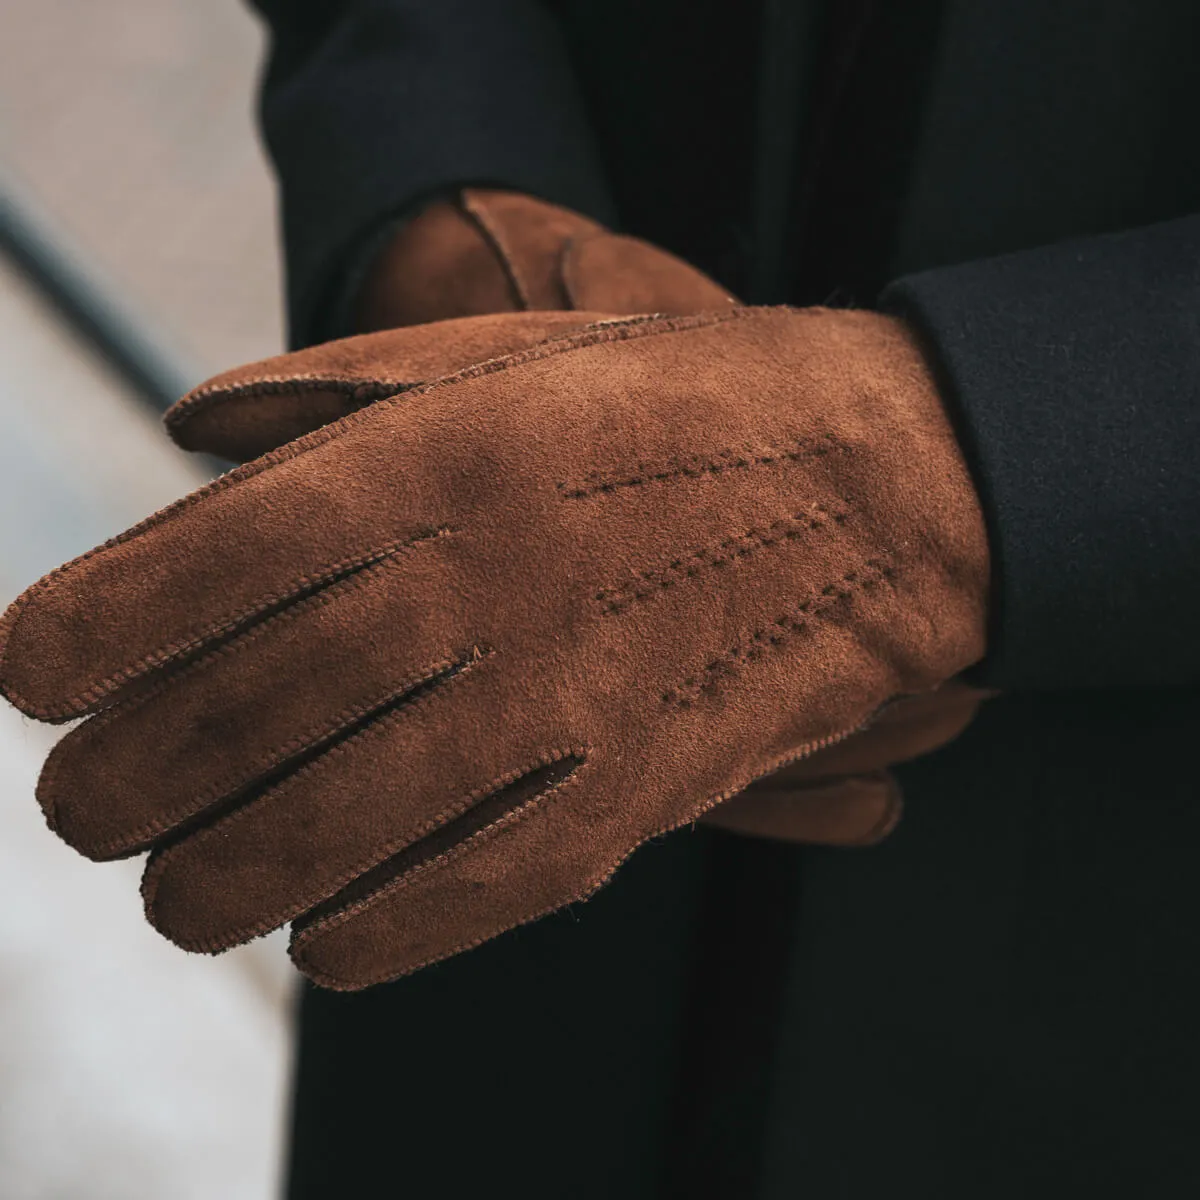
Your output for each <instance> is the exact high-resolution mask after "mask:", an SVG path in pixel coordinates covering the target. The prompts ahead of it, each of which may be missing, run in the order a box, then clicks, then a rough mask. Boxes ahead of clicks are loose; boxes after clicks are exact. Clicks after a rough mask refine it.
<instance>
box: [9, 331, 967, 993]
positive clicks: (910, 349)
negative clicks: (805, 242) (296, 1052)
mask: <svg viewBox="0 0 1200 1200" xmlns="http://www.w3.org/2000/svg"><path fill="white" fill-rule="evenodd" d="M586 320H587V317H586V316H585V315H577V314H569V313H568V314H549V313H540V314H532V313H531V314H519V315H517V316H513V317H490V318H477V319H474V320H468V321H464V322H444V323H441V324H436V325H428V326H420V327H416V328H412V329H400V330H394V331H391V332H389V333H385V334H380V335H375V336H370V337H365V338H357V339H351V340H349V341H346V342H341V343H334V344H331V345H328V346H323V347H318V348H317V349H315V350H312V351H306V352H302V353H300V354H295V355H290V356H285V357H283V358H280V359H275V360H270V361H268V362H266V363H264V364H258V365H256V366H253V367H251V368H245V369H243V370H241V371H235V372H231V373H230V374H228V375H225V376H222V377H220V378H218V379H217V380H216V381H214V382H213V383H212V384H210V385H208V386H207V387H205V388H201V389H200V390H199V391H198V392H197V393H194V394H193V396H191V397H190V398H188V399H187V400H186V401H185V402H184V403H183V405H182V406H181V408H180V410H179V412H178V413H177V414H176V417H175V420H174V424H175V429H176V433H177V435H178V436H180V437H181V440H183V441H185V442H187V441H188V440H189V438H188V436H187V434H188V431H189V430H191V431H192V432H197V431H200V430H203V429H205V428H207V429H208V431H209V433H210V434H211V433H212V432H213V431H214V430H217V429H220V428H221V427H222V422H223V421H224V422H225V428H226V430H227V432H228V429H229V427H230V426H229V422H228V419H227V418H228V417H229V414H231V413H234V412H236V413H237V414H238V415H237V419H236V420H235V421H234V422H233V426H235V427H236V428H237V429H238V430H239V431H240V432H239V436H241V437H243V438H246V437H247V436H248V435H247V429H253V428H255V427H256V425H257V427H258V428H260V429H266V428H270V429H272V430H273V431H275V432H276V433H277V432H278V430H279V429H281V428H283V427H285V426H286V425H287V423H288V420H289V417H295V415H296V414H298V413H299V414H310V413H311V410H312V408H314V407H315V408H319V409H322V410H323V411H324V412H326V413H327V414H329V415H332V414H333V413H334V412H335V411H336V410H337V408H338V407H339V406H341V407H343V408H346V407H354V406H355V405H359V404H364V403H367V402H368V401H370V400H371V399H375V398H377V397H380V398H378V399H376V402H375V403H372V404H368V406H367V407H363V408H361V409H360V410H359V411H354V412H351V413H350V414H349V415H348V416H345V417H343V418H342V419H340V420H338V421H336V422H335V423H333V424H331V425H328V426H325V427H324V428H321V429H318V430H316V431H315V432H313V433H310V434H308V435H306V436H304V437H301V438H299V439H298V440H296V441H292V442H289V443H288V444H286V445H284V446H282V447H281V448H279V449H276V450H273V451H271V452H270V453H268V454H266V455H265V456H264V457H262V458H259V459H257V460H256V461H253V462H251V463H249V464H247V465H246V466H244V467H241V468H239V469H237V470H235V471H233V472H231V473H230V474H228V475H226V476H224V477H222V478H220V479H218V480H216V481H215V482H213V483H212V484H210V485H208V486H207V487H205V488H202V489H201V490H200V491H198V492H196V493H194V494H192V495H191V496H189V497H187V498H185V499H183V500H181V501H179V502H178V503H176V504H175V505H173V506H171V507H169V508H167V509H165V510H163V511H162V512H160V513H158V514H157V515H155V516H153V517H151V518H150V519H148V520H147V521H145V522H143V523H142V524H140V525H138V526H136V527H134V528H133V529H131V530H129V531H128V532H127V533H125V534H123V535H121V536H120V537H118V538H115V539H113V540H112V541H110V542H108V543H106V544H105V545H103V546H101V547H99V548H97V549H96V550H93V551H92V552H90V553H89V554H86V555H84V556H83V557H81V558H79V559H77V560H75V561H74V562H72V563H69V564H67V565H66V566H65V567H62V568H60V569H59V570H57V571H55V572H53V573H52V574H50V575H49V576H47V577H46V578H44V579H43V580H41V581H40V582H39V583H37V584H35V585H33V587H32V588H30V589H29V590H28V591H27V592H26V593H25V594H24V595H23V596H22V597H20V598H19V599H18V600H17V601H16V602H15V604H14V605H13V606H12V607H11V608H10V610H9V611H8V613H7V614H5V616H4V618H3V620H2V622H0V689H2V690H3V692H4V694H5V695H6V696H7V697H8V698H9V699H10V700H11V701H12V702H13V703H14V704H16V705H17V706H18V707H19V708H20V709H21V710H22V711H23V712H25V713H27V714H29V715H30V716H34V717H37V718H40V719H42V720H66V719H70V718H73V717H77V716H82V715H84V714H87V713H94V714H95V715H94V716H93V717H92V718H91V719H90V720H88V721H85V722H84V723H82V724H81V725H79V726H78V727H77V728H76V729H74V730H72V731H71V732H70V733H68V734H67V736H66V737H65V738H64V739H63V740H62V741H61V742H60V743H59V744H58V745H57V746H56V747H55V749H54V751H53V752H52V753H51V756H50V758H49V760H48V762H47V764H46V768H45V770H44V771H43V774H42V778H41V781H40V783H39V788H38V793H39V798H40V800H41V802H42V804H43V806H44V807H45V810H46V813H47V816H48V819H49V821H50V823H51V825H52V826H53V827H54V828H55V829H57V830H58V832H59V833H60V834H61V835H62V836H63V837H64V838H65V839H66V840H67V841H68V842H70V843H71V844H72V845H73V846H75V847H77V848H78V849H80V850H81V851H83V852H84V853H85V854H89V855H91V856H92V857H96V858H111V857H115V856H119V855H122V854H128V853H132V852H135V851H138V850H141V849H145V848H147V847H149V848H150V849H151V850H152V853H151V856H150V859H149V862H148V864H147V868H146V874H145V877H144V883H143V892H144V897H145V903H146V910H147V914H148V916H149V918H150V920H151V921H152V922H153V923H154V924H155V925H156V927H157V928H159V929H160V930H161V931H162V932H163V933H164V934H166V935H167V936H168V937H170V938H171V939H172V940H174V941H176V942H177V943H179V944H180V945H182V946H185V947H187V948H189V949H194V950H204V951H218V950H221V949H223V948H225V947H228V946H231V945H233V944H235V943H237V942H240V941H243V940H246V939H248V938H251V937H254V936H255V935H257V934H260V933H264V932H266V931H267V930H269V929H272V928H274V927H276V926H278V925H280V924H283V923H284V922H287V921H289V920H290V921H293V922H295V924H294V929H293V938H292V954H293V956H294V958H295V960H296V961H297V963H298V964H299V966H300V967H301V969H302V970H303V971H305V973H307V974H308V975H309V976H311V977H312V978H313V979H314V980H316V981H317V982H319V983H322V984H325V985H326V986H330V987H337V988H356V987H363V986H366V985H369V984H371V983H374V982H379V981H382V980H385V979H390V978H394V977H395V976H397V975H400V974H403V973H405V972H407V971H411V970H414V969H415V968H417V967H419V966H421V965H422V964H424V963H428V962H432V961H435V960H437V959H439V958H443V957H446V956H447V955H450V954H453V953H455V952H457V951H460V950H463V949H466V948H468V947H470V946H473V945H476V944H478V943H479V942H482V941H484V940H486V939H487V938H490V937H493V936H495V935H496V934H498V933H500V932H501V931H503V930H505V929H508V928H511V927H512V926H514V925H517V924H520V923H522V922H525V921H529V920H531V919H533V918H535V917H537V916H538V915H540V914H542V913H545V912H548V911H550V910H551V909H554V908H557V907H559V906H561V905H564V904H567V903H569V902H571V901H573V900H578V899H581V898H583V897H585V896H587V895H588V894H590V893H591V892H592V891H593V890H595V889H596V888H597V887H599V886H600V885H601V884H603V883H604V882H605V881H606V880H607V879H608V877H609V876H610V875H611V873H612V872H613V871H614V870H615V869H616V867H617V866H618V865H619V864H620V862H621V861H622V860H623V859H624V858H625V857H626V856H627V855H628V854H629V853H630V852H631V851H632V850H633V849H634V848H635V847H636V846H637V845H639V844H640V843H641V842H643V841H645V840H646V839H648V838H651V837H654V836H655V835H657V834H659V833H661V832H663V831H665V830H667V829H670V828H673V827H675V826H678V825H682V824H686V823H688V822H691V821H694V820H696V819H697V818H699V817H700V816H702V815H703V814H704V813H706V812H707V811H708V810H709V809H710V808H712V807H713V806H714V805H717V804H719V803H720V802H721V801H722V800H724V799H726V798H728V797H730V796H732V795H734V794H735V793H737V792H738V791H740V790H741V789H743V788H745V787H746V786H747V785H748V784H749V783H750V782H751V781H752V780H754V779H756V778H760V777H762V776H764V775H767V774H769V773H771V772H773V771H776V770H778V769H779V768H780V767H782V766H784V765H786V764H788V763H791V762H796V761H799V760H801V759H803V758H804V757H805V756H808V755H811V754H814V753H815V752H817V751H819V750H821V749H823V748H826V747H829V746H832V745H834V744H835V743H837V742H839V741H841V740H842V739H845V738H848V737H849V736H850V735H851V734H852V733H853V732H854V731H855V730H857V729H859V728H860V727H861V726H862V725H863V724H864V723H865V722H867V721H869V720H870V718H871V716H872V715H873V714H875V713H877V712H878V711H880V709H881V707H882V706H884V705H885V704H886V703H887V702H888V701H889V700H891V699H893V698H894V697H896V696H901V695H906V694H923V693H927V692H929V691H931V690H933V689H935V688H937V687H938V686H939V685H941V684H942V683H944V682H945V681H946V680H948V679H950V678H951V677H953V676H954V675H956V674H957V673H958V672H960V671H961V670H963V669H964V668H965V667H967V666H969V665H970V664H971V663H973V662H975V661H976V660H977V659H979V658H980V657H981V655H982V653H983V650H984V629H985V616H986V614H985V608H986V596H987V585H988V548H987V542H986V536H985V532H984V526H983V521H982V517H981V514H980V510H979V505H978V501H977V498H976V495H975V491H974V488H973V485H972V483H971V480H970V478H969V476H968V473H967V470H966V468H965V466H964V463H963V460H962V456H961V454H960V451H959V447H958V445H957V443H956V441H955V438H954V434H953V432H952V430H951V427H950V424H949V422H948V421H947V419H946V416H945V414H944V412H943V409H942V405H941V402H940V400H939V398H938V395H937V392H936V389H935V386H934V383H933V381H932V379H931V377H930V374H929V371H928V369H927V367H926V364H925V362H924V359H923V357H922V355H921V352H920V351H919V349H918V348H917V347H916V346H915V345H914V343H913V340H912V338H911V336H910V334H909V333H908V331H907V329H906V328H905V327H904V326H903V324H901V323H900V322H898V321H896V320H894V319H892V318H890V317H886V316H879V315H874V314H870V313H860V312H832V311H827V310H820V309H814V310H800V311H796V310H788V309H736V308H735V309H729V310H727V311H724V312H720V313H710V314H707V315H703V316H699V317H685V318H673V319H644V318H634V319H630V320H625V321H619V320H618V321H601V322H599V323H598V324H595V325H590V326H589V325H584V326H583V327H582V328H577V329H571V326H572V324H578V323H579V322H581V321H586ZM553 330H558V331H559V336H557V337H555V338H553V339H552V340H550V341H548V342H544V343H541V344H534V345H532V346H531V348H529V349H525V350H520V349H517V352H516V353H513V354H510V355H508V356H507V357H502V358H494V359H492V360H491V361H488V362H485V363H483V364H482V365H477V366H472V367H468V368H466V369H465V370H463V371H460V372H459V373H458V374H456V375H451V376H449V377H447V378H443V379H439V380H437V381H436V382H434V383H432V384H429V385H427V386H423V387H417V388H412V389H409V390H402V388H403V383H404V379H403V376H404V375H406V374H408V373H409V371H410V370H411V369H412V364H414V363H415V364H424V366H425V367H427V368H429V370H428V371H427V372H425V371H422V372H419V374H425V373H436V372H437V370H440V369H441V366H442V365H444V364H445V363H448V362H469V361H472V360H475V359H477V358H479V348H480V345H481V344H483V343H487V344H489V345H491V346H501V347H503V348H506V349H516V348H517V347H518V346H519V345H520V344H521V343H522V342H524V343H526V344H528V343H531V342H532V343H538V342H539V341H540V339H541V338H542V337H544V336H545V335H546V334H547V333H548V332H551V331H553ZM563 331H565V332H563ZM247 413H252V414H257V416H255V417H254V418H253V419H249V418H247V415H246V414H247ZM251 440H252V439H251ZM210 444H211V443H210ZM246 444H247V445H248V444H249V442H247V443H246Z"/></svg>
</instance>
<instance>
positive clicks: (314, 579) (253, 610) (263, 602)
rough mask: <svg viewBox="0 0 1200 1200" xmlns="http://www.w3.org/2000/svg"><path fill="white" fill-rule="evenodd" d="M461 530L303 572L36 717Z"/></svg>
mask: <svg viewBox="0 0 1200 1200" xmlns="http://www.w3.org/2000/svg"><path fill="white" fill-rule="evenodd" d="M456 532H457V530H455V529H451V528H450V527H448V526H442V527H441V528H440V529H437V530H433V531H430V532H426V533H421V534H417V535H416V536H415V537H412V538H408V539H406V540H405V541H399V542H392V543H390V544H389V545H387V546H383V547H381V548H379V549H375V550H368V551H366V552H365V553H362V554H358V555H355V556H353V557H352V558H347V559H342V560H341V561H340V562H337V563H333V564H332V565H330V566H328V567H322V568H321V569H320V570H319V572H317V573H316V574H313V575H304V576H301V577H300V578H299V579H297V580H293V582H292V583H291V584H289V585H288V587H286V588H283V589H280V590H279V591H276V592H271V593H269V594H268V595H267V596H265V597H260V598H259V599H258V600H255V601H253V602H252V603H251V604H249V605H245V606H243V607H242V608H241V609H239V610H238V611H237V612H236V613H234V614H233V615H232V616H227V617H222V618H220V619H219V620H218V621H216V622H215V623H211V624H209V625H208V626H207V627H206V628H205V629H203V630H200V631H191V632H189V633H187V634H185V635H184V636H183V637H182V638H180V639H177V640H176V641H174V642H169V643H167V644H166V645H165V646H160V647H158V648H157V649H155V650H152V651H151V652H150V653H149V654H147V655H145V656H143V657H142V658H141V659H139V660H138V661H137V662H135V663H131V664H129V665H128V666H125V667H122V668H121V670H119V671H114V672H113V673H112V674H111V675H109V676H107V677H105V678H104V679H102V680H101V681H100V682H99V683H95V684H93V685H92V686H91V687H90V688H88V689H87V690H86V691H84V692H80V693H78V694H77V695H76V696H73V697H72V698H71V699H70V700H67V701H65V702H64V703H63V704H61V705H57V706H55V707H54V708H46V709H40V710H38V711H37V712H30V715H32V716H36V717H38V718H39V719H40V720H53V719H56V718H70V717H71V716H72V715H74V714H75V713H77V712H79V711H80V709H86V708H89V707H91V705H93V704H95V703H97V701H99V700H102V699H104V697H105V696H107V695H109V694H110V693H112V692H113V691H114V690H115V689H116V688H117V687H119V686H121V685H122V684H125V683H130V682H132V681H133V680H135V679H138V678H140V677H141V676H143V675H145V674H147V673H148V672H150V671H152V670H154V669H155V668H157V667H161V666H165V665H166V664H167V663H170V662H172V661H173V660H174V659H177V658H180V657H182V656H183V655H186V654H189V653H191V652H192V651H194V650H198V649H200V648H201V647H203V646H205V645H206V644H207V643H209V642H211V641H213V640H214V639H217V638H220V637H223V636H224V635H226V634H228V633H229V632H230V631H231V630H234V629H237V628H238V627H239V626H241V625H245V624H247V623H248V622H255V619H256V617H258V616H259V615H260V614H262V613H264V612H267V611H268V610H270V609H272V608H275V607H276V606H278V605H281V604H290V603H296V604H302V603H304V602H305V601H306V600H307V599H308V595H307V594H306V593H311V592H313V591H314V590H316V591H317V592H318V593H319V592H321V591H325V590H326V589H327V588H329V587H332V586H336V585H337V584H338V583H340V582H341V581H342V580H343V579H344V578H345V577H346V576H347V575H349V574H352V573H353V574H358V573H359V572H362V571H366V570H370V568H372V567H373V566H375V565H376V564H377V563H380V562H383V561H385V560H386V559H389V558H392V557H393V556H395V555H397V554H401V553H403V552H404V551H406V550H411V549H413V548H414V547H416V546H420V545H422V544H424V543H427V542H432V541H435V540H437V539H439V538H443V537H450V536H451V535H453V534H454V533H456ZM273 619H274V616H272V617H271V618H268V620H273ZM240 636H241V635H240V634H238V635H236V636H235V637H234V638H233V639H231V641H230V643H228V644H232V643H233V642H235V641H237V638H238V637H240ZM23 711H28V710H23Z"/></svg>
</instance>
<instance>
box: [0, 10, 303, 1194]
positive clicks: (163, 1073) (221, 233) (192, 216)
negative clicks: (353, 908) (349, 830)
mask: <svg viewBox="0 0 1200 1200" xmlns="http://www.w3.org/2000/svg"><path fill="white" fill-rule="evenodd" d="M260 54H261V38H260V34H259V30H258V28H257V25H256V24H255V22H254V20H253V19H252V17H251V16H250V15H249V13H248V12H247V10H246V9H245V8H244V7H243V6H242V5H241V4H240V3H239V0H218V2H216V3H202V4H198V3H196V2H195V0H105V2H104V3H102V4H98V3H96V2H95V0H3V3H2V4H0V605H6V604H7V603H8V601H9V600H11V599H12V598H13V597H14V596H15V595H16V594H17V593H18V592H19V591H20V590H21V589H22V588H23V587H25V586H26V585H27V584H28V583H30V582H31V581H32V580H33V579H35V578H36V577H37V576H39V575H40V574H42V573H43V572H45V571H47V570H49V569H50V568H51V567H53V566H55V565H57V564H58V563H59V562H61V561H63V560H64V559H67V558H69V557H72V556H73V555H75V554H78V553H80V552H81V551H83V550H86V549H88V548H89V547H90V546H92V545H93V544H95V543H96V542H99V541H102V540H103V539H105V538H106V537H109V536H110V535H112V534H114V533H116V532H118V531H119V530H121V529H123V528H124V527H126V526H128V525H130V524H132V523H133V522H135V521H137V520H138V519H140V518H141V517H143V516H144V515H146V514H147V513H149V512H151V511H153V510H154V509H156V508H159V507H161V506H162V505H164V504H166V503H167V502H169V501H170V500H172V499H173V498H175V497H176V496H178V495H180V494H181V493H183V492H186V491H189V490H191V489H192V488H193V487H195V486H197V485H198V484H199V483H201V482H202V481H203V480H204V478H205V477H206V468H205V466H204V464H201V463H197V462H194V461H190V460H189V459H188V458H187V456H185V455H183V454H182V453H180V452H178V451H176V450H174V449H173V447H172V446H171V444H170V442H168V440H167V439H166V437H165V436H164V435H163V434H162V433H161V432H160V429H159V421H158V414H157V412H156V411H155V404H156V403H157V402H160V401H161V400H162V399H163V398H164V397H166V396H168V395H171V394H173V393H174V392H177V391H179V390H182V389H183V388H185V387H187V386H189V385H190V384H192V383H194V382H197V381H198V380H200V379H202V378H204V377H205V376H206V375H209V374H212V373H214V372H215V371H218V370H221V369H223V368H225V367H228V366H231V365H233V364H235V363H238V362H242V361H244V360H248V359H254V358H261V357H263V356H264V355H268V354H273V353H276V352H278V350H279V349H280V347H281V330H280V319H281V305H280V280H279V263H278V254H277V246H276V239H277V234H276V222H275V210H274V204H275V199H274V194H273V190H272V183H271V180H270V177H269V174H268V170H267V166H266V164H265V161H264V158H263V155H262V151H261V149H260V147H259V145H258V142H257V136H256V132H255V128H254V122H253V104H254V83H255V76H256V74H257V71H258V69H259V58H260ZM61 732H62V730H61V729H49V728H44V727H38V726H37V725H35V724H34V723H32V722H30V721H27V720H25V719H24V718H22V717H20V716H19V715H17V714H16V713H15V712H14V711H12V710H11V709H9V708H8V707H7V706H0V1200H50V1198H54V1200H74V1198H80V1200H152V1198H153V1200H168V1198H169V1200H192V1198H196V1200H199V1198H204V1200H212V1198H217V1197H219V1198H220V1200H242V1198H246V1200H265V1198H268V1197H272V1196H274V1195H275V1194H276V1192H277V1188H278V1176H279V1161H280V1150H281V1133H282V1125H283V1121H284V1117H285V1108H286V1087H287V1072H288V1052H289V1032H290V1031H289V1024H290V1020H291V993H292V979H291V975H290V968H289V967H288V966H287V963H286V956H285V954H284V950H283V944H282V943H281V941H280V940H279V938H278V937H275V938H270V939H266V940H264V941H261V942H258V943H256V944H254V945H252V946H249V947H245V948H243V949H242V950H239V951H236V952H234V953H232V954H229V955H226V956H224V957H223V958H220V959H216V960H213V959H208V958H198V957H194V956H189V955H185V954H184V953H183V952H182V951H179V950H176V949H175V948H174V947H172V946H170V945H168V944H167V943H166V942H164V941H162V940H161V939H160V938H158V936H157V935H156V934H154V933H153V932H152V931H151V930H150V928H149V927H148V926H147V925H146V924H145V923H144V920H143V918H142V915H141V906H140V899H139V896H138V889H137V882H138V878H139V875H140V866H141V865H140V862H137V861H134V862H123V863H114V864H107V865H104V866H96V865H93V864H90V863H87V862H85V861H83V860H82V859H79V858H77V857H76V856H75V855H74V854H73V853H72V852H71V851H70V850H68V849H67V848H66V847H65V846H63V845H62V844H60V843H59V842H58V841H57V840H56V839H55V838H54V837H53V836H52V835H51V834H49V833H48V832H47V830H46V829H45V826H44V824H43V822H42V819H41V815H40V812H39V810H38V808H37V805H36V803H35V801H34V797H33V788H34V782H35V779H36V776H37V770H38V767H39V765H40V763H41V760H42V759H43V758H44V756H45V753H46V750H47V748H48V747H49V745H50V744H51V743H52V742H53V741H54V739H55V738H56V737H58V736H60V735H61Z"/></svg>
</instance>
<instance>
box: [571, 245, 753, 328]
mask: <svg viewBox="0 0 1200 1200" xmlns="http://www.w3.org/2000/svg"><path fill="white" fill-rule="evenodd" d="M562 275H563V283H564V286H565V287H566V290H567V294H568V296H569V298H570V302H571V306H572V307H573V308H576V309H582V310H585V311H600V312H611V313H650V312H655V313H667V314H681V315H682V314H687V313H698V312H707V311H708V310H710V309H720V308H728V307H729V306H730V305H733V304H737V303H738V301H737V300H736V299H735V298H734V297H733V296H731V295H730V294H729V292H727V291H726V290H725V289H724V288H723V287H721V285H720V284H719V283H717V282H716V281H715V280H713V279H710V278H709V277H708V276H707V275H705V274H704V272H703V271H699V270H697V269H696V268H695V267H693V266H692V265H691V264H690V263H686V262H684V261H683V259H681V258H676V256H675V255H674V254H668V253H667V251H665V250H660V249H659V248H658V247H657V246H653V245H651V244H650V243H649V242H643V241H641V240H640V239H639V238H632V237H624V236H622V235H620V234H615V233H599V234H595V235H593V236H590V237H579V238H575V239H573V240H572V241H571V242H570V244H569V245H568V246H567V248H566V250H565V251H564V253H563V259H562Z"/></svg>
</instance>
